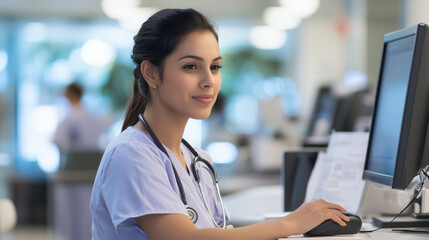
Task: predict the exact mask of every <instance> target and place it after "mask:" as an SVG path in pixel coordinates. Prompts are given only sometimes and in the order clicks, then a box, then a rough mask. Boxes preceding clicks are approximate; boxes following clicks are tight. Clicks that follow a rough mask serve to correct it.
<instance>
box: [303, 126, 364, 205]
mask: <svg viewBox="0 0 429 240" xmlns="http://www.w3.org/2000/svg"><path fill="white" fill-rule="evenodd" d="M368 136H369V134H368V133H365V132H334V133H332V134H331V137H330V139H329V144H328V148H327V151H326V154H325V153H319V156H318V158H317V161H316V164H315V166H314V168H313V171H312V173H311V176H310V179H309V181H308V185H307V191H306V196H305V201H306V202H308V201H313V200H315V199H324V200H326V201H328V202H332V203H336V204H339V205H341V206H342V207H344V208H345V209H346V210H347V211H348V212H351V213H357V211H358V210H359V205H360V201H361V198H362V193H363V190H364V187H365V182H364V181H363V180H362V173H363V168H364V165H365V155H366V149H367V145H368Z"/></svg>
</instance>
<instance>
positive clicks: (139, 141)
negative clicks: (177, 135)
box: [105, 127, 162, 162]
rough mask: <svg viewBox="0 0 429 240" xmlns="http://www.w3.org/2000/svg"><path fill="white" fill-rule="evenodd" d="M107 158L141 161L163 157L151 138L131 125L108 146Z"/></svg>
mask: <svg viewBox="0 0 429 240" xmlns="http://www.w3.org/2000/svg"><path fill="white" fill-rule="evenodd" d="M105 155H106V156H105V157H106V158H109V159H110V158H118V159H120V160H121V161H125V160H128V161H133V160H135V161H139V162H141V159H142V158H148V159H159V160H161V159H162V155H161V154H160V151H159V150H158V149H157V148H156V146H155V145H154V143H153V141H152V139H151V138H149V137H148V136H147V135H146V134H145V133H144V132H142V131H140V130H138V129H136V128H133V127H129V128H127V129H126V130H124V131H123V132H121V133H120V134H119V135H118V136H117V137H116V138H115V139H114V140H113V141H112V142H111V143H110V144H109V145H108V146H107V148H106V153H105Z"/></svg>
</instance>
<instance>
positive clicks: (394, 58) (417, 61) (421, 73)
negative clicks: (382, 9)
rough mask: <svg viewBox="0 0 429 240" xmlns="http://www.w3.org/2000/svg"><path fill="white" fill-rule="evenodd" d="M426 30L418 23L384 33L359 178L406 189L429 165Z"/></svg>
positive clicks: (427, 32) (428, 91)
mask: <svg viewBox="0 0 429 240" xmlns="http://www.w3.org/2000/svg"><path fill="white" fill-rule="evenodd" d="M428 34H429V31H428V26H427V25H426V24H418V25H415V26H413V27H409V28H406V29H402V30H399V31H396V32H393V33H389V34H386V35H385V36H384V46H383V52H382V58H381V65H380V73H379V76H378V86H377V91H376V96H375V104H374V108H373V115H372V124H371V129H370V135H369V142H368V149H367V154H366V161H365V167H364V172H363V179H364V180H369V181H372V182H376V183H379V184H382V185H387V186H389V187H391V188H393V189H405V188H407V186H408V185H409V184H410V182H411V181H412V180H413V178H414V177H415V176H417V175H418V174H419V171H420V169H422V167H424V166H425V165H427V164H428V160H429V159H428V157H427V156H423V155H426V153H427V152H426V151H427V150H429V149H428V147H425V145H426V144H427V143H426V141H427V140H428V141H429V139H428V137H427V130H428V123H429V35H428ZM425 148H426V151H425ZM424 152H425V153H424Z"/></svg>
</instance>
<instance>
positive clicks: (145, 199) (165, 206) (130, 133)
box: [90, 127, 229, 240]
mask: <svg viewBox="0 0 429 240" xmlns="http://www.w3.org/2000/svg"><path fill="white" fill-rule="evenodd" d="M166 149H167V152H168V154H169V155H170V157H171V161H172V162H173V164H174V166H175V168H176V170H177V172H178V175H179V177H180V180H181V181H182V184H183V187H184V190H185V194H186V198H187V201H188V206H189V207H191V208H193V209H194V210H196V212H197V214H198V219H197V222H196V223H195V225H196V227H197V228H212V227H215V225H214V223H213V221H212V219H211V216H210V214H209V212H208V211H207V207H206V206H205V204H204V201H203V199H202V196H201V193H200V191H199V190H198V185H197V183H196V182H195V180H194V177H193V175H192V172H191V173H190V174H188V172H187V171H186V170H185V169H184V168H183V167H182V165H181V164H180V162H179V160H178V159H177V158H176V157H175V156H174V154H173V153H172V152H171V151H170V150H169V149H168V148H166ZM181 149H182V152H183V155H184V157H185V161H186V165H187V166H188V169H191V168H190V166H191V162H192V160H193V158H194V157H193V155H192V153H191V152H190V151H189V149H187V148H186V146H184V145H183V144H182V145H181ZM197 151H198V152H199V153H200V155H201V157H203V158H204V159H206V160H208V161H209V162H210V163H211V159H210V157H209V156H208V154H207V153H206V152H204V151H202V150H201V149H197ZM198 168H199V169H200V170H199V172H200V177H201V182H202V185H203V189H204V195H205V197H206V199H207V201H208V205H209V207H210V209H211V212H212V213H213V215H214V218H215V220H216V222H217V223H218V224H219V226H222V225H223V215H222V209H221V206H220V203H219V202H218V200H217V190H216V187H215V182H214V179H213V175H212V174H211V171H210V170H209V169H208V168H207V167H205V165H204V164H203V163H199V164H198ZM90 209H91V213H92V238H93V239H94V240H97V239H133V240H134V239H149V237H148V236H147V235H146V233H145V232H144V231H143V230H142V229H141V228H140V226H139V225H138V224H137V222H136V221H135V220H134V218H135V217H139V216H144V215H147V214H183V215H186V216H188V214H187V212H186V209H185V206H184V204H183V203H182V200H181V195H180V192H179V189H178V186H177V183H176V178H175V176H174V172H173V168H172V165H171V162H170V160H169V158H168V157H167V156H166V155H165V154H164V153H163V152H161V151H160V150H159V149H158V148H157V147H156V145H155V144H154V143H153V141H152V139H151V138H150V137H149V136H148V135H146V134H145V133H144V132H142V131H140V130H138V129H136V128H133V127H129V128H127V129H126V130H125V131H123V132H122V133H121V134H120V135H119V136H118V137H117V138H115V139H114V140H113V141H112V142H111V143H110V144H109V146H108V147H107V149H106V151H105V153H104V156H103V158H102V160H101V163H100V166H99V168H98V172H97V176H96V178H95V182H94V187H93V190H92V196H91V206H90ZM226 221H227V224H228V221H229V218H228V216H227V220H226Z"/></svg>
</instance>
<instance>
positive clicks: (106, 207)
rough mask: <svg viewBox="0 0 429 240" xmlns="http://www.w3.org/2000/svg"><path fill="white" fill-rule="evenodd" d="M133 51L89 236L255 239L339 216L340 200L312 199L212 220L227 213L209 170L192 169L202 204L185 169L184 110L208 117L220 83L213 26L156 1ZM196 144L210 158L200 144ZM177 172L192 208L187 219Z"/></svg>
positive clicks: (284, 233)
mask: <svg viewBox="0 0 429 240" xmlns="http://www.w3.org/2000/svg"><path fill="white" fill-rule="evenodd" d="M132 59H133V61H134V63H135V66H136V67H135V69H134V78H135V79H134V85H133V93H132V97H131V99H130V102H129V105H128V108H127V111H126V116H125V120H124V125H123V129H122V130H123V131H122V132H121V134H120V135H119V136H118V137H117V138H116V139H114V140H113V141H112V142H111V143H110V144H109V146H108V147H107V149H106V151H105V153H104V156H103V159H102V161H101V163H100V167H99V169H98V173H97V177H96V179H95V182H94V187H93V192H92V197H91V213H92V216H93V217H92V237H93V239H94V240H98V239H122V240H123V239H132V240H134V239H152V240H155V239H175V240H180V239H183V240H192V239H195V240H201V239H205V240H210V239H216V240H219V239H225V240H226V239H233V240H239V239H246V240H252V239H255V240H263V239H276V238H280V237H287V236H290V235H296V234H302V233H304V232H307V231H309V230H311V229H312V228H314V227H316V226H317V225H319V224H320V223H322V222H323V221H325V220H327V219H332V220H334V221H335V222H337V223H338V224H340V225H343V226H344V225H346V222H347V221H349V219H348V218H347V217H346V216H344V215H343V214H342V212H345V211H346V210H345V209H343V208H342V207H341V206H338V205H335V204H332V203H328V202H326V201H323V200H316V201H314V202H309V203H304V204H303V205H302V206H301V207H299V208H298V209H297V210H296V211H294V212H293V213H291V214H289V215H288V216H286V217H284V218H282V219H278V220H273V221H267V222H262V223H259V224H255V225H250V226H245V227H239V228H219V226H221V227H222V226H225V225H227V224H228V217H226V218H224V217H223V209H222V205H221V204H220V203H219V202H220V201H219V199H218V198H217V197H216V194H217V192H216V188H215V184H214V181H213V176H212V175H211V172H210V171H202V173H201V174H200V175H201V176H200V177H201V182H202V185H203V187H204V189H205V191H204V195H205V198H206V200H207V202H208V204H205V203H204V201H203V198H202V196H201V193H200V191H199V190H198V187H197V184H196V182H195V180H194V176H193V174H194V173H193V171H191V162H192V160H193V159H194V156H193V154H192V152H190V149H189V148H187V147H186V146H185V145H184V144H183V143H182V137H183V132H184V129H185V126H186V123H187V121H188V119H189V118H194V119H206V118H207V117H208V116H209V115H210V111H211V109H212V107H213V104H214V103H215V101H216V97H217V95H218V93H219V90H220V87H221V74H220V69H221V67H222V57H221V54H220V51H219V45H218V36H217V34H216V32H215V30H214V28H213V26H212V25H211V24H210V23H209V22H208V21H207V19H206V18H205V17H204V16H203V15H201V14H200V13H199V12H197V11H195V10H193V9H165V10H161V11H159V12H158V13H156V14H154V15H153V16H152V17H151V18H149V19H148V20H147V21H146V22H145V23H144V24H143V25H142V27H141V28H140V30H139V32H138V33H137V35H136V36H135V37H134V48H133V52H132ZM139 115H140V117H141V120H140V119H139ZM143 121H144V122H145V123H146V125H147V126H146V125H145V124H144V123H143ZM155 138H156V139H158V140H159V142H160V143H161V144H162V147H163V148H164V149H165V152H163V151H162V150H161V148H162V147H159V146H157V145H156V144H155ZM197 152H198V153H199V154H200V155H201V157H203V158H204V159H207V160H208V161H209V162H211V161H210V157H209V156H208V155H207V153H205V152H204V151H202V150H201V149H198V150H197ZM173 166H174V167H173ZM175 172H176V173H175ZM176 176H177V177H176ZM178 179H179V181H180V182H181V185H182V188H183V189H182V192H184V194H185V195H186V199H187V206H188V207H190V208H191V209H192V210H193V211H194V212H193V213H195V214H196V215H197V216H193V218H192V219H191V218H190V217H189V216H188V215H189V214H188V209H187V208H186V207H187V206H185V204H184V202H183V198H182V194H181V189H180V187H179V184H178Z"/></svg>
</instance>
